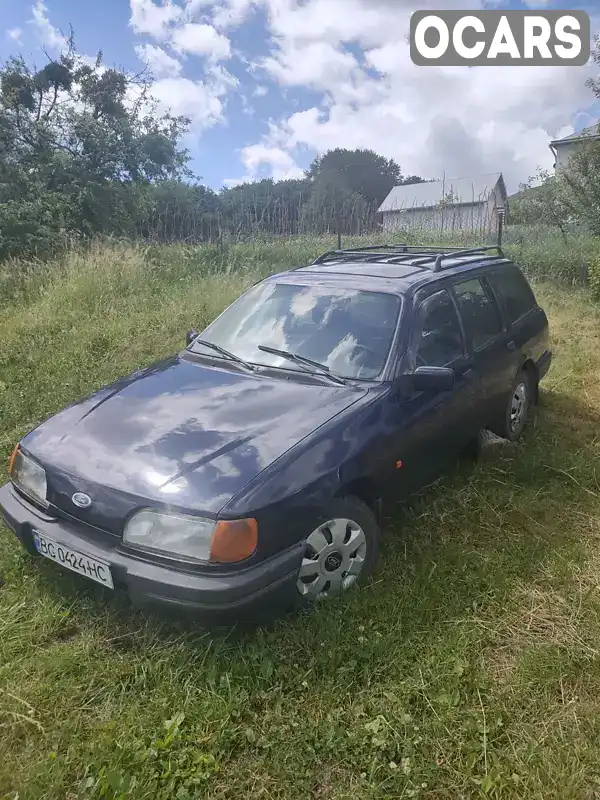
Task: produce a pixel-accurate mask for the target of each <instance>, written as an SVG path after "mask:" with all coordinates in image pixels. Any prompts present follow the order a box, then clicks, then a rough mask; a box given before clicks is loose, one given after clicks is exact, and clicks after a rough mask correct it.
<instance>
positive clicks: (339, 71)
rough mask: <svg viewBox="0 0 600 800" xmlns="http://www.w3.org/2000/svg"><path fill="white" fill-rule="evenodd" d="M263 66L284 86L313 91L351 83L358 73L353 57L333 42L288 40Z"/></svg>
mask: <svg viewBox="0 0 600 800" xmlns="http://www.w3.org/2000/svg"><path fill="white" fill-rule="evenodd" d="M262 66H263V67H264V69H266V70H267V72H268V73H269V74H270V75H271V77H273V78H274V79H275V80H276V81H277V82H278V83H280V84H282V85H284V86H306V87H309V88H311V89H313V88H315V89H328V88H329V87H331V85H332V84H339V83H341V82H342V81H346V80H348V79H350V77H351V76H352V74H353V73H355V71H356V70H357V69H358V63H357V61H356V59H355V58H354V56H353V55H351V54H350V53H347V52H344V51H343V50H341V49H339V48H336V47H334V46H333V45H331V44H329V42H323V41H317V42H306V43H300V42H297V41H295V40H285V41H284V43H283V44H282V45H281V46H280V47H279V48H278V49H277V50H276V51H274V52H273V54H272V55H271V56H269V57H267V58H266V59H265V60H264V61H263V62H262Z"/></svg>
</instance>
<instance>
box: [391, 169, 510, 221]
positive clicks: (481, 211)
mask: <svg viewBox="0 0 600 800" xmlns="http://www.w3.org/2000/svg"><path fill="white" fill-rule="evenodd" d="M506 205H507V196H506V186H505V185H504V178H503V177H502V173H500V172H496V173H493V174H491V175H477V176H475V177H472V178H445V179H444V180H441V181H428V182H426V183H413V184H410V185H408V186H395V187H394V188H393V189H392V191H391V192H390V193H389V195H388V196H387V197H386V199H385V200H384V201H383V203H382V204H381V206H380V208H379V213H381V214H383V229H384V230H385V231H390V232H391V231H398V230H409V229H411V228H415V229H425V230H435V231H439V232H441V233H443V232H444V231H447V232H449V233H451V232H453V231H458V230H466V231H479V232H481V233H486V232H489V231H494V230H496V229H497V227H498V210H499V209H506Z"/></svg>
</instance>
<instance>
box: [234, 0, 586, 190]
mask: <svg viewBox="0 0 600 800" xmlns="http://www.w3.org/2000/svg"><path fill="white" fill-rule="evenodd" d="M261 2H262V4H263V6H264V8H265V10H266V12H267V19H268V24H269V30H270V33H271V35H272V36H273V46H272V49H271V53H270V54H269V55H268V57H267V58H266V59H263V62H262V65H261V66H262V67H263V68H264V69H265V70H266V71H267V72H268V74H269V75H270V77H271V78H272V79H274V80H275V81H277V82H278V83H279V85H280V86H281V87H284V88H285V87H287V86H291V85H293V86H306V87H309V88H311V89H313V90H316V91H319V92H320V94H321V100H320V102H318V103H314V101H313V103H314V104H311V106H309V107H304V108H301V110H299V111H297V112H296V113H294V114H291V115H290V116H288V117H287V118H285V119H282V120H281V121H280V122H279V123H278V124H277V125H275V126H271V127H270V130H269V133H268V134H267V135H266V136H265V137H264V138H263V139H262V140H261V141H260V142H258V143H257V145H258V146H262V147H263V148H264V151H261V150H253V149H252V146H251V147H250V148H246V149H245V151H244V154H248V153H249V154H250V156H252V154H254V155H256V154H259V153H261V152H265V151H266V152H272V153H277V160H268V159H265V160H264V161H262V162H261V167H264V166H269V167H270V168H271V170H272V174H273V176H275V175H280V174H281V172H282V170H281V167H280V164H281V163H283V155H282V154H288V155H289V156H290V158H291V159H292V154H293V153H294V152H295V151H296V149H297V148H298V147H302V146H304V147H308V148H310V149H312V150H316V151H319V152H323V151H325V150H327V149H330V148H334V147H349V148H354V147H366V148H372V149H374V150H376V151H377V152H379V153H381V154H382V155H385V156H386V157H388V158H394V159H396V160H397V161H398V162H399V163H400V165H401V167H402V169H403V171H404V172H405V173H411V174H412V173H416V174H421V175H423V176H426V177H429V176H432V177H435V176H437V175H441V174H442V173H444V172H445V173H446V174H447V175H453V176H462V175H465V176H468V175H474V174H477V173H480V172H481V173H486V172H495V171H502V172H503V173H504V174H505V177H506V178H507V181H508V184H509V188H515V189H516V188H517V186H518V183H519V182H520V181H522V180H524V179H526V178H527V177H528V176H529V175H531V174H533V173H534V172H535V170H536V168H537V166H538V165H541V166H544V167H551V165H552V163H553V162H552V154H551V153H550V150H549V149H548V142H549V141H550V139H551V138H552V137H553V136H554V135H555V134H556V133H557V132H558V130H559V129H560V128H561V127H564V126H565V125H568V124H569V123H570V122H571V121H572V117H573V115H574V114H575V112H577V111H581V110H584V109H586V108H587V107H589V106H591V104H592V102H593V96H592V93H591V92H590V90H589V89H588V88H587V87H586V86H585V82H586V78H587V77H589V76H590V74H592V67H591V66H588V67H570V66H569V67H564V68H561V67H503V68H502V69H499V68H497V67H476V68H469V67H454V68H439V67H431V66H430V67H417V66H415V65H414V64H413V63H412V61H411V60H410V54H409V48H408V44H407V41H406V37H407V35H408V31H409V23H410V15H411V13H412V12H413V11H415V10H416V9H417V8H443V7H444V6H446V7H447V8H450V7H451V8H455V9H456V8H469V9H471V10H472V9H474V8H475V7H478V8H481V7H483V0H481V2H478V0H417V2H410V3H409V2H408V0H344V7H343V13H340V0H306V1H305V2H304V3H303V4H302V5H300V4H298V3H296V2H295V0H261ZM531 2H536V0H530V3H531ZM537 2H540V0H537ZM357 45H358V46H359V47H360V48H361V50H362V56H363V57H362V59H361V60H359V58H357V56H356V50H357V48H356V46H357ZM255 147H256V145H255ZM246 158H248V156H247V155H246ZM246 158H245V159H244V160H245V163H250V164H252V163H253V162H252V158H250V159H249V162H247V161H246ZM292 161H293V159H292ZM248 174H253V173H252V169H250V170H249V172H248Z"/></svg>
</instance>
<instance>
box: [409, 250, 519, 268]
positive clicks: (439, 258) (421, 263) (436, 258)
mask: <svg viewBox="0 0 600 800" xmlns="http://www.w3.org/2000/svg"><path fill="white" fill-rule="evenodd" d="M492 250H495V251H496V253H497V255H496V256H493V257H494V258H504V253H503V251H502V248H501V247H500V246H499V245H497V244H494V245H490V246H488V247H471V248H469V249H468V250H454V251H453V252H450V253H438V254H437V255H431V256H427V257H426V258H421V259H419V260H418V261H413V266H414V267H426V266H428V265H429V264H431V262H432V261H433V262H434V266H433V272H441V270H442V268H443V266H442V262H443V261H444V259H445V258H456V257H457V256H458V257H460V256H476V255H483V254H484V253H489V252H490V251H492ZM452 266H454V267H457V266H459V265H458V264H453V265H452Z"/></svg>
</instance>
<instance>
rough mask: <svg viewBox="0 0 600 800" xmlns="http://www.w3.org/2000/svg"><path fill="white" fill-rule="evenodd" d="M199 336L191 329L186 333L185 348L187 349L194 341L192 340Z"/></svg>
mask: <svg viewBox="0 0 600 800" xmlns="http://www.w3.org/2000/svg"><path fill="white" fill-rule="evenodd" d="M199 335H200V334H199V333H198V331H195V330H194V329H193V328H192V329H191V330H190V331H188V332H187V333H186V335H185V346H186V347H189V346H190V345H191V343H192V342H193V341H194V339H195V338H196V337H197V336H199Z"/></svg>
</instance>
